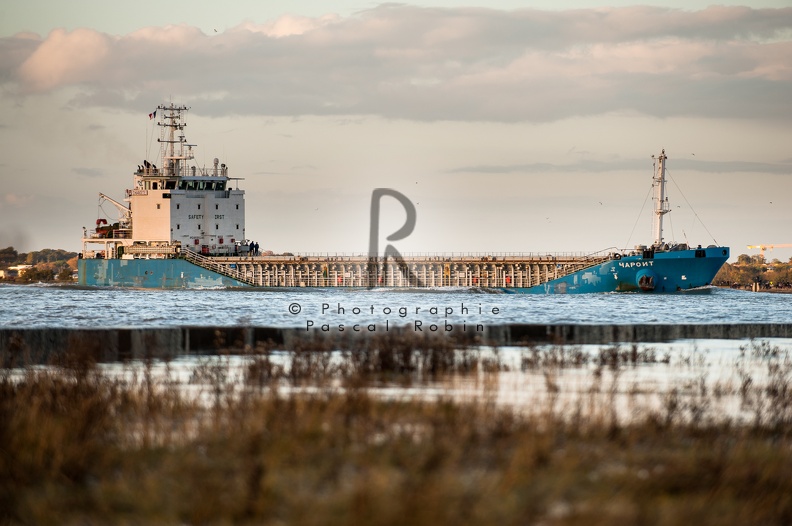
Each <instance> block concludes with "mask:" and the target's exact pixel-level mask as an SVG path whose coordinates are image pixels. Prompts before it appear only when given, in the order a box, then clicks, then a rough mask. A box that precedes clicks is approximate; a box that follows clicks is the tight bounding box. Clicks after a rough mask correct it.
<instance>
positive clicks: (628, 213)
mask: <svg viewBox="0 0 792 526" xmlns="http://www.w3.org/2000/svg"><path fill="white" fill-rule="evenodd" d="M747 3H748V2H743V3H742V4H747ZM170 102H174V103H177V104H186V105H187V106H189V107H190V111H189V113H188V115H187V128H186V130H185V131H186V136H187V139H188V141H189V142H190V143H193V144H197V148H196V151H197V154H196V159H195V161H196V163H197V164H198V165H199V166H210V165H211V164H212V159H213V158H215V157H217V158H219V159H220V160H221V162H224V163H226V164H227V165H228V166H229V172H230V176H232V177H238V178H241V179H243V180H241V181H239V183H238V184H239V186H240V188H243V189H245V191H246V208H247V220H246V226H247V235H248V237H249V238H251V239H253V240H255V241H257V242H258V243H259V244H260V246H261V249H262V250H272V251H274V252H276V253H281V252H293V253H365V252H367V251H368V248H369V247H368V242H369V232H370V227H371V225H370V211H371V204H372V203H371V196H372V192H373V191H374V189H376V188H391V189H394V190H396V191H398V192H400V193H402V194H404V195H405V196H406V197H407V198H409V199H410V200H411V201H412V202H413V203H414V204H415V208H416V225H415V229H414V231H413V232H412V233H411V234H410V235H409V236H408V237H407V238H406V239H403V240H399V241H398V242H394V245H395V246H396V248H397V250H399V251H400V252H401V253H403V254H405V253H417V252H421V253H426V252H434V253H448V252H453V253H472V252H489V253H503V252H510V253H517V252H519V253H529V252H531V253H536V252H541V253H545V252H565V253H569V252H574V253H590V252H595V251H598V250H604V249H610V248H613V247H615V248H629V247H633V246H635V245H639V244H650V243H651V242H652V241H653V239H652V230H651V226H652V215H651V208H652V202H651V198H649V192H650V190H651V180H652V170H653V164H652V163H653V159H652V156H657V155H659V154H660V153H661V151H662V150H665V153H666V155H667V156H668V165H667V166H668V176H669V183H668V194H669V200H670V203H671V209H672V213H670V214H668V215H666V216H665V238H666V241H677V242H687V243H689V244H691V245H699V244H701V245H702V246H707V245H710V244H718V245H726V246H730V247H731V250H732V256H733V257H732V261H734V260H736V257H737V255H739V254H743V253H747V254H757V253H758V251H757V250H751V249H748V248H747V245H758V244H772V245H780V244H792V228H790V227H792V148H791V147H790V145H792V1H789V0H788V1H784V2H782V1H777V0H766V1H751V2H750V6H746V5H741V3H740V2H724V3H721V4H720V5H710V2H709V1H698V0H686V1H684V2H681V1H656V2H652V3H651V4H649V5H647V4H645V3H643V2H640V3H639V2H632V1H618V2H614V1H611V2H594V1H588V0H577V1H575V0H570V1H547V2H543V1H536V2H525V1H516V0H488V1H487V2H486V3H485V2H483V1H481V0H469V1H464V2H460V1H455V0H436V1H433V2H423V1H416V2H410V3H376V2H365V1H359V0H356V1H346V0H344V1H327V0H325V1H312V0H292V1H290V2H272V1H269V2H260V1H252V0H251V1H231V2H221V3H218V2H204V1H189V2H188V1H184V0H176V1H170V2H159V1H153V0H139V1H138V2H135V3H134V5H133V3H131V2H125V3H116V2H104V1H99V0H72V1H70V2H62V1H59V0H58V1H56V0H4V1H3V2H2V3H0V154H1V155H0V174H2V176H0V177H2V188H0V247H6V246H13V247H15V248H16V249H17V250H19V251H21V252H27V251H31V250H41V249H44V248H61V249H65V250H73V251H78V250H79V249H80V248H81V243H80V239H81V237H82V232H83V230H82V228H83V227H87V228H88V229H90V228H92V227H93V226H94V225H95V222H96V219H97V218H100V217H103V218H105V217H106V218H108V219H115V218H117V214H116V210H115V209H114V208H113V206H111V205H109V204H108V203H104V204H100V199H99V192H103V193H105V194H107V195H109V196H110V197H113V198H114V199H116V200H119V201H121V200H122V198H123V195H124V190H125V189H126V188H130V187H131V184H132V172H133V171H134V170H135V169H136V168H137V165H139V164H141V163H142V160H143V159H148V160H150V161H152V162H155V164H159V163H157V162H156V161H157V157H158V155H159V149H158V146H157V142H156V138H157V137H158V136H159V130H158V129H156V127H155V125H154V122H155V121H153V120H150V119H149V118H148V114H149V113H151V112H152V111H153V110H154V109H155V108H156V106H157V105H158V104H161V103H170ZM381 214H382V216H381V220H380V226H379V230H380V232H381V233H382V234H383V239H384V235H386V234H387V233H389V232H394V231H396V230H397V229H398V228H399V227H400V226H401V225H402V223H403V222H404V220H405V217H406V216H405V213H404V211H403V209H402V208H401V205H399V204H398V203H397V202H396V201H395V200H393V199H390V198H385V199H383V201H382V209H381ZM382 245H384V240H383V242H382ZM765 255H766V257H767V258H768V260H770V259H773V258H778V259H780V260H782V261H787V260H788V259H789V258H791V257H792V248H781V247H779V248H775V249H773V250H769V251H767V252H766V254H765Z"/></svg>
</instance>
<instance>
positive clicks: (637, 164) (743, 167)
mask: <svg viewBox="0 0 792 526" xmlns="http://www.w3.org/2000/svg"><path fill="white" fill-rule="evenodd" d="M673 164H674V168H673V170H672V171H673V172H674V173H679V172H705V173H764V174H770V175H792V163H790V162H787V163H759V162H751V161H699V160H694V159H676V158H674V159H673ZM647 169H651V161H650V160H648V159H615V160H611V161H597V160H580V161H577V162H574V163H567V164H551V163H526V164H504V165H476V166H460V167H457V168H453V169H451V170H449V171H448V173H452V174H457V173H483V174H492V175H495V174H525V175H534V174H540V175H542V174H549V173H570V174H571V173H576V174H577V173H588V174H595V173H603V172H621V171H641V170H647Z"/></svg>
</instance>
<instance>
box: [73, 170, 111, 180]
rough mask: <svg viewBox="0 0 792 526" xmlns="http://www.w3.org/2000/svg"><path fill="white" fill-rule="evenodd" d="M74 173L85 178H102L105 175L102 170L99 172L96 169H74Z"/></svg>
mask: <svg viewBox="0 0 792 526" xmlns="http://www.w3.org/2000/svg"><path fill="white" fill-rule="evenodd" d="M72 172H74V173H76V174H77V175H82V176H83V177H91V178H93V177H102V176H103V175H104V174H103V173H102V171H101V170H97V169H96V168H72Z"/></svg>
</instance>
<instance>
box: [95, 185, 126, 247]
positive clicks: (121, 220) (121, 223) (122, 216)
mask: <svg viewBox="0 0 792 526" xmlns="http://www.w3.org/2000/svg"><path fill="white" fill-rule="evenodd" d="M103 201H109V202H110V204H112V205H113V206H115V207H116V208H117V209H118V225H117V226H112V227H102V226H101V224H102V223H104V224H107V221H105V220H104V219H97V220H96V233H97V234H99V233H100V231H104V232H105V234H104V235H102V236H101V237H104V236H105V235H107V236H110V235H112V230H113V229H117V230H118V231H119V232H118V233H119V234H121V232H124V231H127V234H129V233H131V230H132V210H130V209H129V207H128V206H125V205H123V204H121V203H119V202H118V201H116V200H115V199H113V198H112V197H110V196H108V195H105V194H103V193H102V192H99V206H100V207H101V206H102V202H103ZM116 237H118V236H116ZM121 237H127V236H126V235H125V234H121Z"/></svg>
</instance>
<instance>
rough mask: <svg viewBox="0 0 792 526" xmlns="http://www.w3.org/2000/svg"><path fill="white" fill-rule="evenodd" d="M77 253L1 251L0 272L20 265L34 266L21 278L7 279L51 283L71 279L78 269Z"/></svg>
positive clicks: (6, 249)
mask: <svg viewBox="0 0 792 526" xmlns="http://www.w3.org/2000/svg"><path fill="white" fill-rule="evenodd" d="M76 260H77V252H68V251H66V250H61V249H51V248H45V249H44V250H37V251H33V252H28V253H25V252H17V251H16V250H15V249H14V247H6V248H2V249H0V270H7V269H8V268H9V267H15V266H18V265H33V268H32V269H28V270H26V271H25V272H23V273H20V275H19V276H16V277H11V278H8V277H7V278H6V279H12V280H14V281H51V280H53V279H58V280H64V281H65V280H68V279H71V275H72V271H73V270H74V269H76V268H77V263H76Z"/></svg>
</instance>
